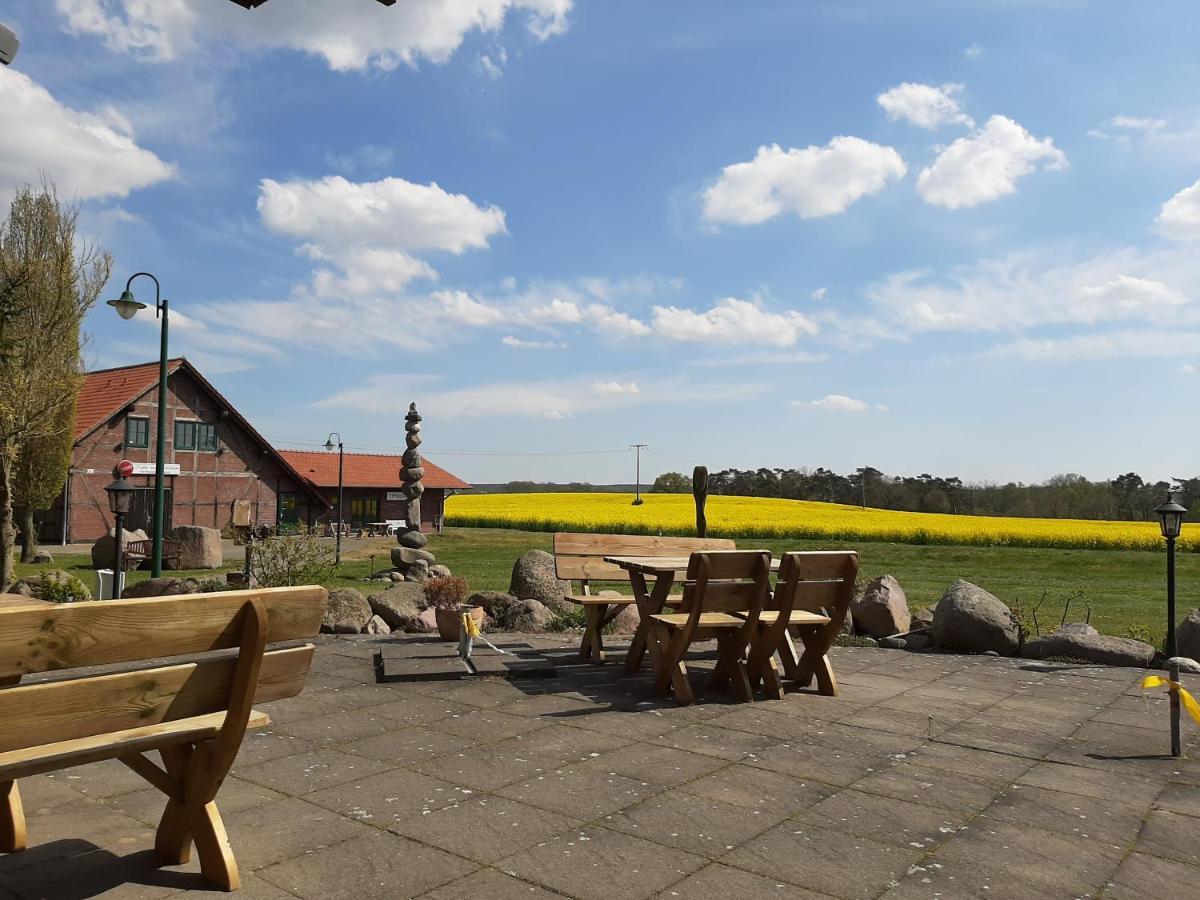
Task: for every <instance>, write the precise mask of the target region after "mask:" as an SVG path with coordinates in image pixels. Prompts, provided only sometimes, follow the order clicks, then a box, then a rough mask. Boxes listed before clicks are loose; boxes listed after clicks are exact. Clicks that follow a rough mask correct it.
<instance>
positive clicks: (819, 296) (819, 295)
mask: <svg viewBox="0 0 1200 900" xmlns="http://www.w3.org/2000/svg"><path fill="white" fill-rule="evenodd" d="M828 296H829V288H823V287H821V288H817V289H816V290H815V291H813V292H812V298H813V299H814V300H824V299H825V298H826V297H828Z"/></svg>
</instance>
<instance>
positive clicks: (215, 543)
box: [171, 525, 225, 569]
mask: <svg viewBox="0 0 1200 900" xmlns="http://www.w3.org/2000/svg"><path fill="white" fill-rule="evenodd" d="M171 539H172V540H175V541H178V542H179V565H178V566H176V568H178V569H219V568H221V566H222V565H224V564H225V554H224V552H223V551H222V550H221V532H219V531H217V529H215V528H205V527H204V526H203V525H176V526H175V527H174V528H173V529H171Z"/></svg>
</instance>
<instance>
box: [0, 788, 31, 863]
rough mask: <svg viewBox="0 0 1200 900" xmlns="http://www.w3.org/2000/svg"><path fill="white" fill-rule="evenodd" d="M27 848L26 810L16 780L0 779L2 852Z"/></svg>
mask: <svg viewBox="0 0 1200 900" xmlns="http://www.w3.org/2000/svg"><path fill="white" fill-rule="evenodd" d="M24 849H25V810H24V809H23V808H22V807H21V793H20V791H18V790H17V783H16V782H15V781H0V853H15V852H16V851H17V850H24Z"/></svg>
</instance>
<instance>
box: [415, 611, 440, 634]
mask: <svg viewBox="0 0 1200 900" xmlns="http://www.w3.org/2000/svg"><path fill="white" fill-rule="evenodd" d="M409 630H410V631H419V632H429V631H437V610H436V609H434V608H433V607H432V606H430V607H427V608H426V609H423V610H421V612H420V614H419V615H418V616H417V619H416V621H415V622H413V625H412V628H410V629H409Z"/></svg>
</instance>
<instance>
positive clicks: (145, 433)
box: [125, 416, 150, 447]
mask: <svg viewBox="0 0 1200 900" xmlns="http://www.w3.org/2000/svg"><path fill="white" fill-rule="evenodd" d="M125 446H126V447H149V446H150V419H149V418H148V417H146V416H126V417H125Z"/></svg>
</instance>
